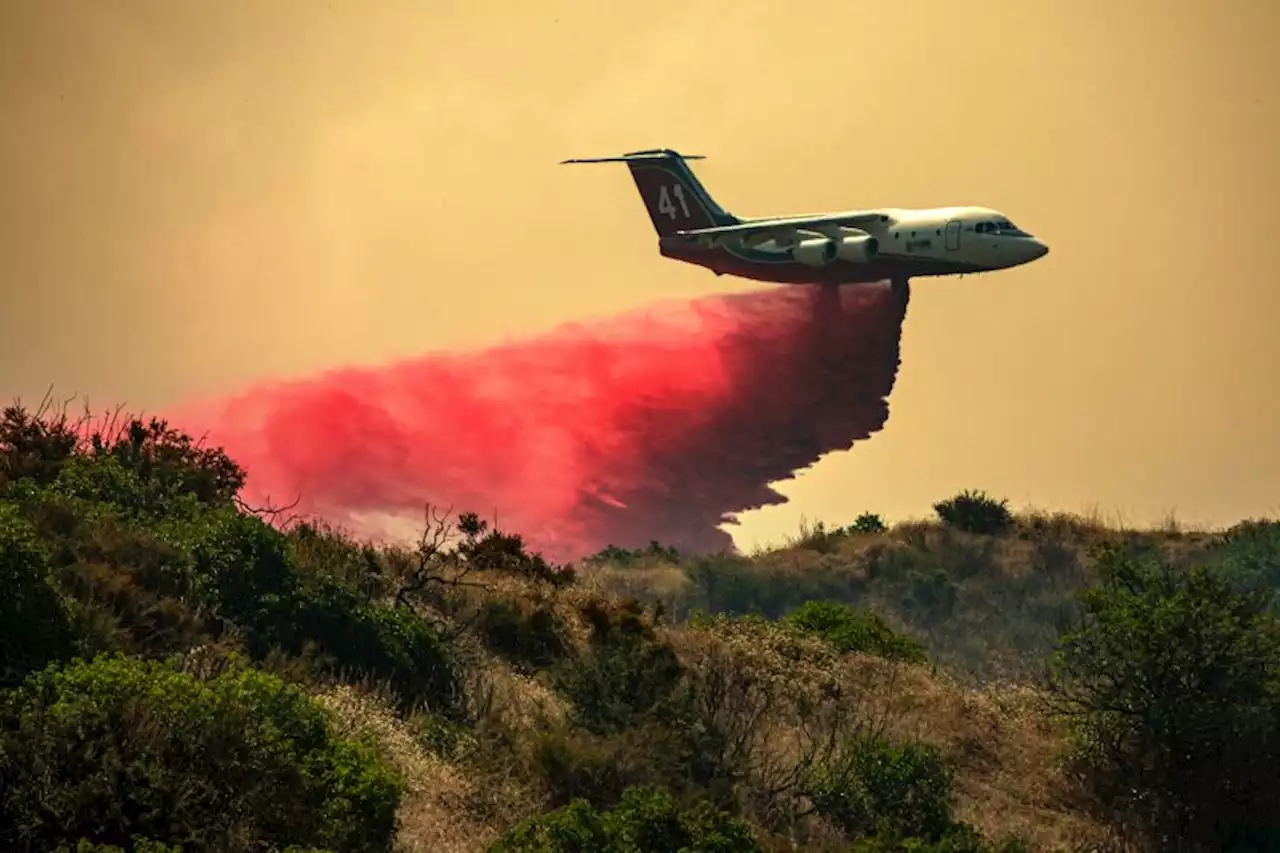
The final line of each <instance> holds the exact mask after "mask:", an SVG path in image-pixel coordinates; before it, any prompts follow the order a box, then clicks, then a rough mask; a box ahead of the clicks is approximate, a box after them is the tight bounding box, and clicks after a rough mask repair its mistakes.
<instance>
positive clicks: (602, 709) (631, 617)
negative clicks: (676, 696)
mask: <svg viewBox="0 0 1280 853" xmlns="http://www.w3.org/2000/svg"><path fill="white" fill-rule="evenodd" d="M582 611H583V616H584V617H585V618H586V619H587V622H588V624H590V625H591V631H592V651H591V653H590V654H589V655H588V657H587V658H585V659H583V660H577V661H571V662H566V663H565V664H564V665H562V666H561V667H559V668H558V669H557V671H556V672H555V674H554V676H555V684H556V687H557V688H558V689H559V690H560V691H562V692H563V693H564V694H565V695H566V696H567V697H569V699H571V700H572V701H573V703H574V714H575V719H576V720H577V721H578V723H579V724H581V725H582V726H583V727H584V728H586V729H587V730H588V731H591V732H595V733H597V734H606V733H610V732H616V731H620V730H622V729H624V728H627V727H628V726H631V725H634V724H636V723H637V722H638V721H639V720H640V719H641V718H642V717H643V716H644V715H645V714H647V713H648V712H649V711H650V710H652V709H654V708H655V707H656V706H658V705H659V703H661V702H663V701H664V700H665V699H667V698H668V697H670V696H671V695H672V694H673V693H674V691H675V689H676V686H677V685H678V683H679V681H680V678H681V676H682V675H683V668H682V667H681V666H680V661H679V660H678V659H677V657H676V654H675V652H674V651H673V650H672V649H671V648H670V647H669V646H667V645H666V644H664V643H661V642H659V641H658V640H657V638H656V636H655V634H654V631H653V628H652V626H651V625H650V624H649V623H648V622H646V621H645V619H644V613H643V610H642V608H640V606H639V605H638V604H637V603H635V602H629V603H627V604H624V605H623V606H622V607H619V608H616V609H615V608H611V607H609V606H607V605H605V604H604V603H603V602H600V601H598V600H591V601H588V602H586V603H585V604H584V605H583V608H582Z"/></svg>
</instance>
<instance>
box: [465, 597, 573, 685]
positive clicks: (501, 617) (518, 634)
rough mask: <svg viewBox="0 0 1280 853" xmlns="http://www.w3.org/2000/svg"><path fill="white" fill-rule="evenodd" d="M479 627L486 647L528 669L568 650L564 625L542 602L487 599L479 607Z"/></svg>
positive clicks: (549, 662) (546, 663)
mask: <svg viewBox="0 0 1280 853" xmlns="http://www.w3.org/2000/svg"><path fill="white" fill-rule="evenodd" d="M479 628H480V633H481V636H483V638H484V641H485V644H486V645H487V646H488V647H489V649H490V650H492V651H494V652H496V653H498V654H500V655H502V656H503V657H504V658H506V659H507V660H508V661H511V662H512V663H514V664H517V665H519V666H521V667H523V668H526V669H528V670H538V669H542V668H545V667H548V666H551V665H552V664H554V663H556V662H557V661H559V660H561V659H563V658H564V657H565V656H566V655H567V654H568V652H569V648H568V642H567V640H566V639H565V627H564V625H563V623H562V621H561V619H560V617H559V616H557V615H556V612H555V611H554V610H553V609H552V608H551V607H550V606H548V605H547V604H546V603H545V602H542V603H533V602H529V601H526V600H524V599H521V598H515V597H511V598H490V599H487V600H486V601H485V602H484V603H483V604H482V605H481V608H480V615H479Z"/></svg>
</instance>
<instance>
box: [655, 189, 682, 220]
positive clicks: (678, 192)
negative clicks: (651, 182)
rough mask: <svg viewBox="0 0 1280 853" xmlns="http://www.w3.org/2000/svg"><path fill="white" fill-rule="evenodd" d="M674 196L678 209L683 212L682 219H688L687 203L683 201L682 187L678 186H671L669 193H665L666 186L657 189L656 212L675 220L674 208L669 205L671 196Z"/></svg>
mask: <svg viewBox="0 0 1280 853" xmlns="http://www.w3.org/2000/svg"><path fill="white" fill-rule="evenodd" d="M672 195H675V197H676V201H678V202H680V209H681V211H683V212H684V218H685V219H688V218H689V203H688V202H686V201H685V200H684V187H682V186H680V185H679V184H673V185H672V186H671V191H670V192H668V191H667V185H666V184H663V185H662V186H661V187H660V188H659V189H658V210H659V212H661V213H665V214H666V215H667V216H668V217H669V218H670V219H675V218H676V206H675V205H674V204H672V203H671V196H672Z"/></svg>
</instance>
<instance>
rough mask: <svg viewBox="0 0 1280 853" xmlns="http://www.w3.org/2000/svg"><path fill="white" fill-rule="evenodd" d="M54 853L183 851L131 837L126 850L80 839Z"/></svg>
mask: <svg viewBox="0 0 1280 853" xmlns="http://www.w3.org/2000/svg"><path fill="white" fill-rule="evenodd" d="M55 853H183V850H182V845H180V844H175V845H173V846H172V847H170V846H169V845H168V844H161V843H159V842H158V841H152V840H151V839H149V838H143V837H142V836H140V835H138V836H134V837H133V839H132V840H131V842H130V844H129V846H128V847H127V848H126V847H120V846H119V845H116V844H94V843H93V842H92V841H90V840H89V839H87V838H81V839H80V840H79V841H78V842H76V845H75V847H72V846H71V845H69V844H60V845H58V849H57V850H56V851H55Z"/></svg>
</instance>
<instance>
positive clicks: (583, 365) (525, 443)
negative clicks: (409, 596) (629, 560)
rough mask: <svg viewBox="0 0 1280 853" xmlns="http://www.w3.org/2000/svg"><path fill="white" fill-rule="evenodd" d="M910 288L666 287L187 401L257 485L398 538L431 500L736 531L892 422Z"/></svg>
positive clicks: (577, 541)
mask: <svg viewBox="0 0 1280 853" xmlns="http://www.w3.org/2000/svg"><path fill="white" fill-rule="evenodd" d="M908 298H909V293H908V290H907V289H906V287H899V288H891V287H890V286H889V285H888V284H887V283H882V284H874V285H848V286H845V287H842V288H839V289H834V288H818V287H813V288H810V287H780V288H777V289H772V290H766V291H759V292H752V293H745V294H733V295H727V296H717V297H711V298H705V299H700V300H695V301H687V302H667V303H661V304H658V305H655V306H651V307H649V308H646V309H643V310H639V311H636V312H632V313H628V314H625V315H622V316H618V317H615V318H611V319H607V320H600V321H593V322H590V323H575V324H569V325H565V326H562V327H560V328H558V329H556V330H554V331H552V332H551V333H549V334H547V335H545V336H541V337H537V338H532V339H527V340H521V341H516V342H512V343H507V344H503V345H500V346H495V347H492V348H490V349H484V350H478V351H473V352H465V353H433V354H427V355H424V356H421V357H419V358H414V359H411V360H407V361H402V362H399V363H395V364H390V365H385V366H377V367H359V368H344V369H339V370H332V371H329V372H326V373H323V374H321V375H318V376H315V377H313V378H307V379H300V380H289V381H280V382H265V383H261V384H259V385H257V386H255V387H251V388H249V389H248V390H246V391H245V392H244V393H240V394H236V395H234V396H231V397H228V398H225V399H219V400H211V401H203V402H199V403H192V404H190V405H187V406H183V407H180V408H179V409H178V410H176V411H174V412H172V413H169V415H168V416H169V418H170V420H171V421H172V422H173V423H174V424H175V425H176V426H179V427H182V428H184V429H187V430H189V431H191V432H193V433H197V434H206V435H207V438H208V441H210V442H212V443H215V444H219V445H221V446H222V447H224V448H225V449H226V450H227V452H228V453H230V454H231V455H232V457H233V458H235V459H236V460H237V461H238V462H239V463H240V464H241V465H243V466H244V467H245V469H246V470H247V472H248V483H247V486H246V489H245V493H244V496H245V498H246V500H247V501H249V502H250V503H255V502H256V503H259V504H261V503H263V502H264V501H265V500H267V499H268V498H269V499H270V500H271V501H272V502H273V503H275V504H277V505H278V504H283V503H292V502H293V501H295V500H296V501H297V505H296V507H295V508H294V512H296V513H302V514H305V515H309V516H311V517H317V518H320V519H324V520H326V521H329V522H331V523H335V524H338V525H340V526H343V527H345V528H346V529H348V530H350V531H352V532H354V533H356V534H357V535H362V536H368V537H371V538H383V537H385V536H387V535H389V534H390V532H391V531H392V530H393V529H394V526H388V520H395V519H401V520H403V521H408V522H418V521H420V520H421V519H422V513H423V509H424V506H425V505H426V504H428V503H430V504H432V505H434V506H437V507H452V508H453V509H454V511H455V512H456V511H464V510H467V511H475V512H478V513H479V514H480V515H481V516H483V517H490V518H492V517H494V516H496V517H497V519H498V521H499V523H500V525H501V526H502V528H503V529H505V530H508V531H511V532H517V533H521V534H522V535H524V537H525V539H526V541H527V542H529V543H530V545H532V546H533V547H535V548H538V549H540V550H542V551H543V552H544V553H545V554H547V555H548V556H551V557H554V558H557V559H561V560H568V559H573V558H576V557H578V556H581V555H584V554H587V553H592V552H594V551H596V550H599V549H600V548H602V547H604V546H605V545H609V544H614V545H618V546H622V547H639V546H642V545H645V544H647V543H648V542H649V541H650V540H655V539H656V540H658V541H660V542H662V543H663V544H667V545H674V546H675V547H677V548H679V549H680V550H682V551H686V552H689V551H692V552H708V551H719V550H722V549H732V547H733V543H732V539H731V538H730V537H729V535H728V534H727V533H725V532H724V531H723V530H722V529H721V526H722V525H724V524H726V523H729V524H731V523H733V522H734V521H735V514H736V513H739V512H742V511H745V510H749V509H755V508H758V507H762V506H766V505H770V504H778V503H784V502H785V498H784V497H782V496H781V495H780V494H778V493H777V492H776V491H775V490H774V489H773V488H771V485H770V484H772V483H776V482H778V481H780V480H785V479H788V478H789V477H791V476H792V475H793V474H794V473H795V472H796V471H797V470H799V469H802V468H804V467H806V466H809V465H811V464H813V463H814V462H816V461H817V460H818V459H819V458H820V457H821V456H823V455H824V454H826V453H829V452H831V451H836V450H842V449H847V448H849V447H850V446H851V445H852V444H853V443H854V442H856V441H858V440H860V439H864V438H866V437H867V436H869V435H870V434H871V433H872V432H875V431H876V430H879V429H880V428H881V427H883V426H884V423H885V421H886V419H887V417H888V403H887V398H888V395H889V393H890V391H891V389H892V388H893V383H894V379H895V377H896V374H897V368H898V363H899V343H900V339H901V332H902V322H903V318H904V316H905V313H906V307H907V301H908Z"/></svg>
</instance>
